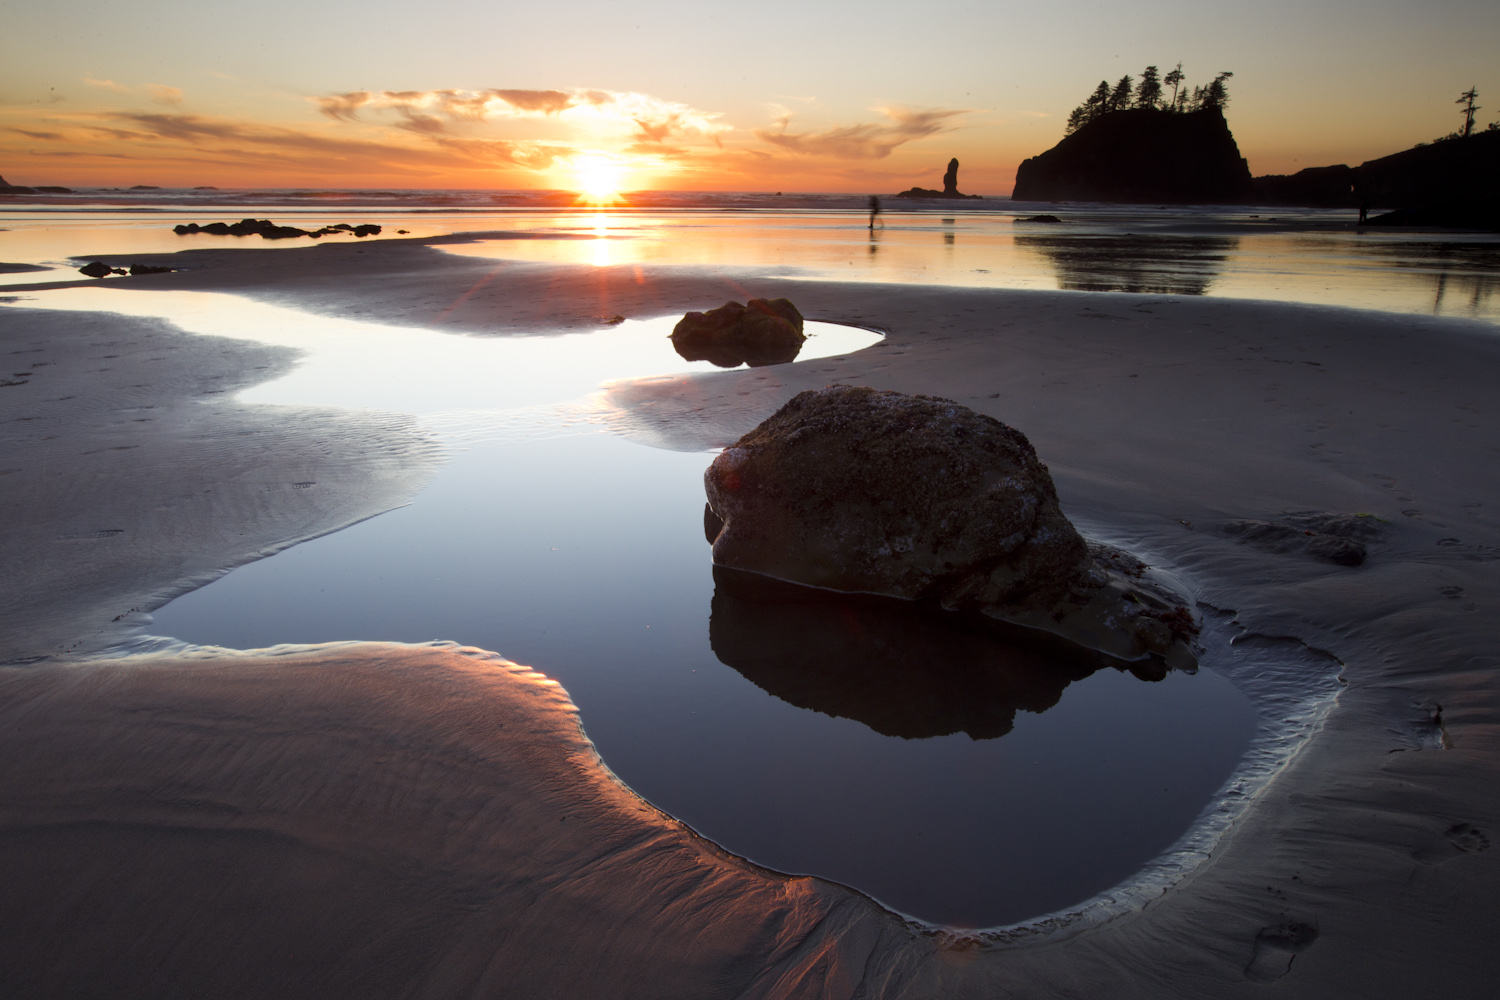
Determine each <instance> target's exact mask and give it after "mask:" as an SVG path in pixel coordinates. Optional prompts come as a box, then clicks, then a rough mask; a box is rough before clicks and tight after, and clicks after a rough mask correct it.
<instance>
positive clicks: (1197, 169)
mask: <svg viewBox="0 0 1500 1000" xmlns="http://www.w3.org/2000/svg"><path fill="white" fill-rule="evenodd" d="M1251 192H1252V186H1251V180H1250V166H1249V164H1247V163H1246V162H1245V160H1244V158H1243V157H1242V156H1240V150H1239V146H1238V145H1236V144H1235V141H1234V135H1233V133H1231V132H1230V131H1229V123H1228V122H1226V121H1225V120H1224V113H1223V111H1222V110H1221V109H1220V108H1218V107H1206V108H1203V109H1201V110H1198V111H1187V112H1178V111H1166V110H1162V109H1160V108H1128V109H1124V110H1119V111H1112V112H1109V113H1108V114H1103V115H1100V116H1099V117H1097V118H1094V119H1093V120H1092V121H1089V122H1088V123H1086V124H1084V125H1082V126H1081V127H1079V128H1078V130H1077V131H1075V132H1073V133H1072V134H1071V135H1068V136H1066V137H1064V138H1063V140H1062V142H1059V143H1058V144H1057V145H1056V146H1053V147H1052V148H1051V149H1049V150H1047V151H1046V152H1045V153H1042V154H1040V155H1038V156H1033V157H1031V158H1030V159H1028V160H1025V161H1024V162H1022V164H1021V166H1020V167H1019V168H1018V169H1017V170H1016V187H1015V190H1014V192H1013V193H1012V194H1011V197H1012V198H1014V199H1015V200H1017V201H1114V202H1153V203H1156V204H1178V205H1182V204H1194V205H1213V204H1227V203H1244V202H1247V201H1249V200H1250V197H1251Z"/></svg>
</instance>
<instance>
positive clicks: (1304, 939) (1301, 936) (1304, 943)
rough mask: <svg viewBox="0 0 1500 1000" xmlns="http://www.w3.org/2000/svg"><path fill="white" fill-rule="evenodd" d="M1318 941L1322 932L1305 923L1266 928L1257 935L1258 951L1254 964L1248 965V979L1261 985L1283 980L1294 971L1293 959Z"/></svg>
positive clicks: (1256, 951)
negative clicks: (1282, 978) (1283, 977)
mask: <svg viewBox="0 0 1500 1000" xmlns="http://www.w3.org/2000/svg"><path fill="white" fill-rule="evenodd" d="M1317 939H1318V929H1317V928H1316V927H1314V926H1313V925H1312V924H1308V923H1303V922H1302V921H1291V920H1289V921H1287V922H1285V923H1281V924H1276V925H1275V926H1273V927H1262V928H1261V929H1260V932H1259V933H1258V934H1256V935H1255V948H1254V950H1253V951H1252V952H1251V955H1250V964H1249V965H1247V966H1245V978H1247V979H1250V980H1252V981H1253V982H1257V983H1269V982H1271V981H1273V980H1276V979H1280V978H1281V977H1282V976H1284V975H1286V974H1287V973H1288V972H1291V971H1292V961H1293V959H1295V958H1296V957H1297V956H1298V955H1299V954H1301V953H1302V952H1304V951H1306V950H1307V949H1309V948H1311V947H1312V944H1313V942H1314V941H1316V940H1317Z"/></svg>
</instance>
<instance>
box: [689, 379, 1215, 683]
mask: <svg viewBox="0 0 1500 1000" xmlns="http://www.w3.org/2000/svg"><path fill="white" fill-rule="evenodd" d="M704 483H705V487H706V489H707V492H708V509H707V511H706V513H705V517H706V520H707V522H708V523H707V529H708V534H709V537H710V538H711V539H712V541H713V557H714V562H715V563H716V564H717V565H720V566H725V567H729V568H731V569H738V570H744V571H748V572H751V573H758V574H761V575H764V576H768V577H772V578H775V579H777V580H785V581H789V582H792V583H797V584H802V585H804V586H809V587H821V588H826V589H829V590H838V591H847V592H852V593H866V594H882V595H886V596H890V597H900V598H905V599H908V600H929V601H936V602H940V603H941V604H942V605H943V606H944V607H945V608H948V609H950V610H961V609H973V610H977V611H979V612H981V613H982V614H984V615H986V616H989V617H991V618H995V619H998V620H1000V621H1004V622H1009V623H1011V624H1015V625H1021V626H1025V627H1027V628H1033V629H1038V630H1040V631H1043V632H1049V633H1053V634H1055V635H1058V636H1061V637H1063V638H1065V639H1067V640H1068V641H1071V642H1074V643H1077V644H1078V645H1081V646H1084V647H1086V648H1089V649H1094V650H1098V651H1100V652H1104V653H1107V654H1109V655H1111V656H1115V657H1118V658H1120V659H1125V660H1133V659H1142V658H1146V657H1149V656H1150V655H1151V654H1153V653H1155V654H1162V655H1167V656H1168V657H1169V662H1172V663H1174V664H1175V663H1182V664H1187V663H1190V662H1192V654H1191V652H1190V650H1189V648H1188V645H1187V643H1188V642H1189V641H1191V638H1192V636H1193V634H1194V633H1195V632H1196V625H1195V623H1194V621H1193V618H1192V615H1191V612H1190V611H1189V610H1188V608H1187V607H1186V604H1187V603H1188V602H1187V600H1186V599H1185V598H1183V597H1181V596H1179V595H1177V594H1175V593H1174V592H1172V591H1171V590H1169V589H1167V588H1166V587H1164V586H1162V585H1160V584H1158V583H1154V582H1152V581H1150V580H1149V579H1148V577H1147V574H1146V567H1145V566H1144V565H1142V564H1141V563H1140V562H1139V561H1138V560H1136V559H1134V558H1133V557H1131V556H1129V555H1127V554H1125V553H1123V552H1119V551H1117V550H1114V549H1110V548H1107V547H1105V546H1100V545H1091V544H1089V543H1087V542H1085V541H1084V539H1083V538H1082V537H1081V536H1080V535H1079V534H1078V532H1077V531H1076V530H1075V529H1074V528H1073V525H1072V524H1071V523H1069V521H1068V519H1067V518H1066V517H1064V516H1063V513H1062V510H1061V509H1060V508H1059V506H1058V499H1057V492H1056V490H1055V489H1054V487H1053V485H1052V477H1051V476H1050V475H1049V474H1048V472H1047V467H1046V466H1045V465H1043V464H1042V462H1041V460H1040V459H1039V458H1038V457H1037V454H1036V451H1035V450H1034V449H1033V448H1032V446H1031V443H1030V442H1029V441H1027V440H1026V437H1025V435H1023V434H1021V433H1020V432H1019V431H1017V430H1015V429H1014V428H1012V427H1008V426H1006V425H1005V424H1002V423H1001V422H1000V421H998V420H995V419H993V418H991V417H987V416H984V415H982V414H979V413H975V412H974V411H973V410H970V409H968V408H967V407H964V406H961V405H959V404H958V403H954V402H952V401H950V400H945V399H935V398H932V397H929V396H907V395H904V394H902V393H898V392H880V391H876V390H873V389H868V388H851V387H846V386H832V387H829V388H826V389H819V390H813V391H808V392H803V393H801V394H799V395H797V396H796V397H794V398H793V399H792V400H791V401H790V402H789V403H787V404H786V405H785V406H783V407H782V408H781V409H780V410H778V411H777V412H776V413H775V414H773V415H772V416H771V417H770V418H768V419H767V420H766V421H764V422H763V423H762V424H761V425H760V426H759V427H757V428H755V429H754V430H752V431H751V432H750V433H749V434H746V435H745V436H744V437H742V438H740V440H739V441H737V442H736V443H735V444H734V445H732V446H731V447H729V448H726V449H725V450H724V451H723V452H722V453H721V454H720V455H719V456H718V457H717V458H716V459H714V462H713V464H712V465H711V466H709V468H708V471H707V472H706V473H705V474H704Z"/></svg>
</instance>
